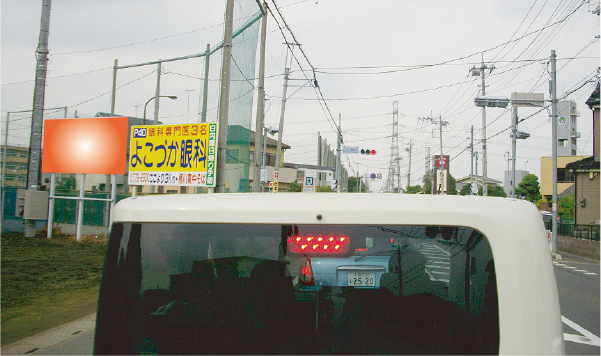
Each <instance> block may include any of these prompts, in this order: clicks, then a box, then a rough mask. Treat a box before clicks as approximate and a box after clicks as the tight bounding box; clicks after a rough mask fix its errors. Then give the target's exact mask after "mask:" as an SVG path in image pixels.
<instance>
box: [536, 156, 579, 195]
mask: <svg viewBox="0 0 601 356" xmlns="http://www.w3.org/2000/svg"><path fill="white" fill-rule="evenodd" d="M584 158H586V156H560V157H557V195H560V194H561V193H563V192H564V191H565V190H566V189H568V188H570V187H571V186H572V185H574V175H573V174H572V173H571V172H570V170H569V169H567V168H566V165H567V164H568V163H572V162H576V161H580V160H581V159H584ZM540 175H541V177H540V194H541V195H542V196H543V198H546V200H548V201H551V200H552V199H553V157H541V158H540Z"/></svg>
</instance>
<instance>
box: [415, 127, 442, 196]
mask: <svg viewBox="0 0 601 356" xmlns="http://www.w3.org/2000/svg"><path fill="white" fill-rule="evenodd" d="M419 120H429V121H430V122H431V123H432V124H434V125H438V126H439V136H440V162H439V163H440V164H439V166H440V173H441V174H440V177H441V183H440V190H438V189H437V190H436V191H438V192H440V193H441V194H444V191H446V190H445V189H444V187H445V185H443V184H442V176H443V174H442V171H444V167H443V166H444V164H443V163H442V162H443V161H444V154H443V150H442V127H443V126H446V125H447V124H448V122H446V121H443V120H442V117H441V116H440V115H439V116H438V121H435V120H434V119H433V118H431V117H420V118H419ZM432 194H434V177H432Z"/></svg>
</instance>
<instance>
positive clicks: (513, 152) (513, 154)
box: [508, 106, 518, 198]
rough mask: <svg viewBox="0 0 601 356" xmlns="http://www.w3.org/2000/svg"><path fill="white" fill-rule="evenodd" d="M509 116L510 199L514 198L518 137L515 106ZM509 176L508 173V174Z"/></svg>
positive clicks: (516, 109)
mask: <svg viewBox="0 0 601 356" xmlns="http://www.w3.org/2000/svg"><path fill="white" fill-rule="evenodd" d="M512 109H513V110H512V115H511V180H510V183H511V185H510V188H509V189H510V192H509V193H510V194H509V197H510V198H515V157H516V149H517V144H516V143H517V135H518V108H517V106H514V107H512ZM508 174H509V172H508Z"/></svg>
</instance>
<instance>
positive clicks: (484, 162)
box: [481, 56, 488, 196]
mask: <svg viewBox="0 0 601 356" xmlns="http://www.w3.org/2000/svg"><path fill="white" fill-rule="evenodd" d="M481 68H482V96H485V95H486V84H485V82H484V77H485V76H486V72H485V71H486V67H485V66H484V56H482V65H481ZM487 176H488V172H487V159H486V106H483V107H482V179H483V183H482V195H483V196H487V195H488V178H487Z"/></svg>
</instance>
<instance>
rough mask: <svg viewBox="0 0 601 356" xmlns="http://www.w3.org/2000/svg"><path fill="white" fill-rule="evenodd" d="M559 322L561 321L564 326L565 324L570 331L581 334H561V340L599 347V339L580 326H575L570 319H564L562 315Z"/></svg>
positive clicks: (600, 344)
mask: <svg viewBox="0 0 601 356" xmlns="http://www.w3.org/2000/svg"><path fill="white" fill-rule="evenodd" d="M561 321H563V323H564V324H566V325H567V326H569V327H571V328H572V329H574V330H576V331H578V332H579V333H580V334H581V335H575V334H568V333H563V339H564V340H565V341H571V342H577V343H579V344H586V345H592V346H601V343H600V341H599V337H598V336H596V335H595V334H593V333H591V332H590V331H588V330H586V329H585V328H583V327H582V326H580V325H578V324H576V323H575V322H573V321H571V320H570V319H568V318H566V317H565V316H563V315H562V316H561Z"/></svg>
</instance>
